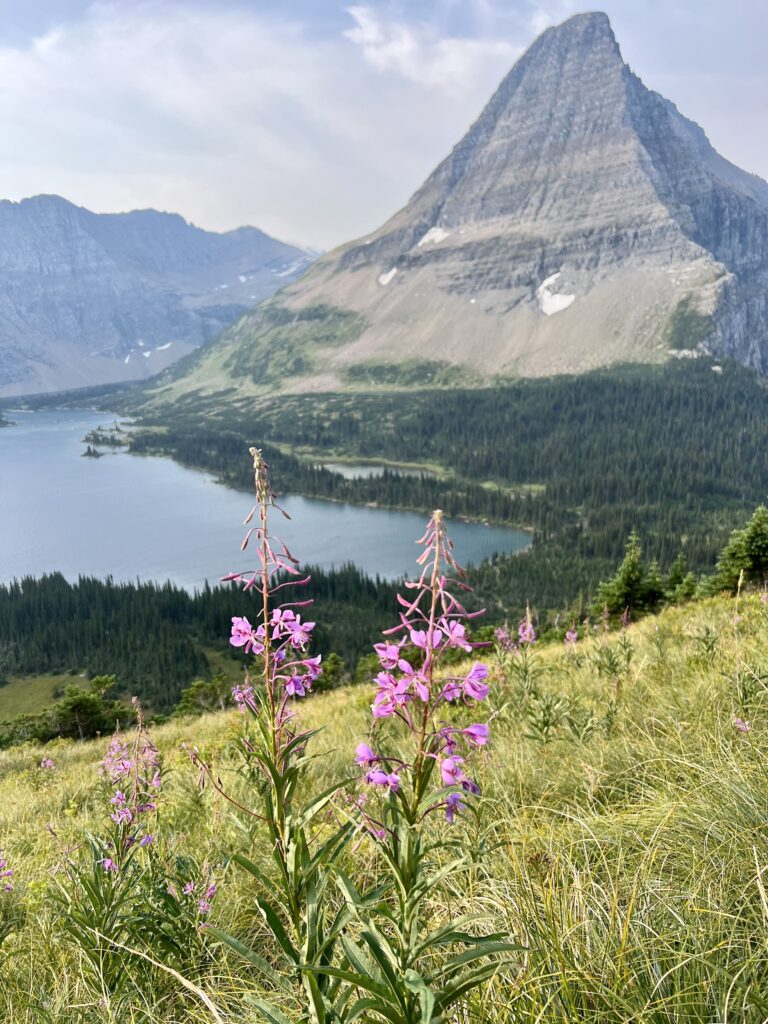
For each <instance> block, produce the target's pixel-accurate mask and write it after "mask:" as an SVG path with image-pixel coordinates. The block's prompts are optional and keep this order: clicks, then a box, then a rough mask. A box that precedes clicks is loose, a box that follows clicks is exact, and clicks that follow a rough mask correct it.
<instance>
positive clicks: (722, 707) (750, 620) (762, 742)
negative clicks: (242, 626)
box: [0, 595, 768, 1024]
mask: <svg viewBox="0 0 768 1024" xmlns="http://www.w3.org/2000/svg"><path fill="white" fill-rule="evenodd" d="M494 666H495V671H494V680H493V687H492V693H491V702H492V707H493V712H494V714H493V719H492V723H491V724H492V742H491V745H490V746H489V747H488V748H487V753H484V755H483V761H484V763H483V766H482V770H481V772H480V776H481V778H480V781H481V782H482V783H483V787H484V799H483V801H482V804H481V806H482V807H483V810H482V813H481V816H480V818H479V820H478V821H477V822H475V821H473V820H472V818H471V817H470V816H465V817H463V818H462V819H461V820H460V821H459V822H458V823H457V824H456V825H454V826H452V827H451V828H452V830H453V831H452V834H453V835H454V836H455V837H456V838H457V839H459V841H460V842H461V844H462V845H463V846H464V847H468V848H471V849H472V850H474V851H476V853H477V869H476V871H475V872H474V874H473V875H472V876H471V878H470V880H469V882H467V879H466V878H463V879H462V880H461V881H457V882H456V883H455V884H452V883H449V884H448V888H447V890H446V891H445V894H444V895H443V896H441V898H440V901H439V902H435V904H434V906H433V908H432V910H433V913H434V917H435V920H436V921H444V920H446V919H447V918H448V917H449V916H455V915H457V914H459V913H463V912H466V911H467V910H484V911H488V912H489V913H490V914H491V915H492V918H493V919H494V924H493V927H494V928H498V930H500V931H509V932H511V933H512V934H513V935H514V936H515V937H516V938H517V939H518V940H519V941H520V943H521V945H523V946H524V947H525V950H524V951H522V952H520V953H518V954H516V955H515V956H514V958H513V964H512V966H510V967H508V968H505V969H503V970H502V971H501V972H500V973H499V974H498V975H497V976H496V977H495V978H494V980H493V981H492V982H491V984H490V985H489V986H488V987H486V988H485V989H484V990H483V991H482V994H481V995H478V996H476V997H473V1001H471V1002H470V1004H469V1006H468V1007H467V1008H466V1012H465V1013H463V1015H462V1016H461V1020H462V1022H464V1024H468V1022H480V1021H483V1022H492V1024H502V1022H504V1024H508V1022H510V1021H514V1022H516V1024H517V1022H520V1024H533V1022H537V1024H550V1022H551V1024H555V1022H558V1024H559V1022H563V1021H588V1022H593V1024H597V1022H605V1024H607V1022H616V1021H636V1022H654V1024H655V1022H672V1021H674V1022H681V1024H682V1022H689V1021H690V1022H711V1024H716V1022H725V1021H733V1022H734V1024H735V1022H740V1024H742V1022H743V1024H752V1022H754V1024H757V1022H759V1021H764V1020H765V1019H766V1015H768V990H767V989H766V985H765V978H766V970H767V969H768V950H767V949H766V942H765V934H766V922H768V897H767V896H766V884H768V881H767V880H766V870H767V869H768V767H767V765H768V761H767V760H766V754H767V753H768V741H766V738H765V737H766V732H767V731H768V606H767V605H766V604H764V603H763V602H762V601H761V599H760V597H759V596H758V595H748V596H744V597H742V598H741V599H739V600H737V599H722V598H719V599H712V600H709V601H705V602H700V603H695V604H690V605H687V606H685V607H681V608H677V609H671V610H669V611H667V612H665V613H664V614H662V615H661V616H659V617H658V618H649V619H646V620H644V621H643V622H642V623H641V624H639V625H637V626H632V627H630V628H629V629H628V630H626V631H623V632H621V633H611V634H604V633H603V632H602V630H598V631H594V633H593V635H592V636H591V637H589V638H586V639H585V638H583V637H582V638H580V639H579V641H578V644H577V645H576V647H575V649H573V650H566V649H564V647H563V645H561V644H557V645H554V644H553V645H545V646H538V645H537V646H536V647H535V648H533V654H532V655H531V656H530V657H529V659H528V661H527V662H525V663H524V662H523V661H522V660H521V659H520V657H519V656H517V655H508V656H507V657H506V660H505V661H503V662H499V661H498V660H496V661H495V662H494ZM369 699H370V694H368V693H366V692H365V690H364V689H361V688H357V689H354V690H348V689H346V690H338V691H335V692H333V693H330V694H328V695H324V696H318V697H316V698H312V699H309V700H307V701H305V702H304V703H303V704H301V706H300V713H301V716H302V721H303V722H304V723H305V724H307V725H321V726H323V732H322V733H321V734H320V736H319V737H318V738H317V739H316V740H315V741H313V742H314V750H315V752H321V751H325V752H327V753H326V756H325V757H322V758H320V759H318V760H316V761H315V762H314V764H315V768H314V772H315V775H316V778H315V779H314V780H313V784H314V783H315V782H316V783H317V788H318V789H321V788H323V784H325V783H328V782H329V781H330V780H332V779H333V778H344V777H348V776H349V775H353V776H354V774H355V773H354V770H352V771H350V763H351V759H352V755H353V751H354V747H355V744H356V743H357V742H358V741H359V740H360V739H362V738H364V737H365V736H366V734H367V729H368V722H369V712H368V708H367V702H368V700H369ZM735 715H737V716H739V717H740V718H741V719H748V720H749V721H750V722H751V731H749V732H740V731H738V729H737V728H735V726H734V716H735ZM239 731H240V720H239V718H238V716H237V714H236V713H232V714H221V715H210V716H208V717H205V718H202V719H190V720H186V721H183V722H175V723H172V724H169V725H166V726H163V727H160V728H158V729H157V730H156V731H155V733H154V738H155V740H156V742H157V744H158V746H159V747H160V749H161V751H162V752H163V755H164V757H165V769H166V778H167V782H166V783H165V785H164V787H163V793H162V799H161V801H160V806H159V820H160V825H161V831H162V833H163V835H164V836H165V838H164V839H163V841H162V842H163V846H162V850H161V853H162V856H163V857H164V858H165V859H166V860H167V861H168V862H169V863H170V862H173V863H174V864H175V865H177V867H178V864H180V863H181V864H186V865H187V867H186V868H185V869H184V870H187V871H188V873H189V874H190V877H191V876H194V877H197V878H201V877H207V878H213V879H215V880H216V882H217V884H218V888H219V892H218V895H217V896H216V898H215V900H214V901H213V910H212V916H211V920H212V923H214V924H215V925H217V926H219V927H223V928H225V929H227V930H229V931H231V932H233V933H235V934H237V935H239V936H240V937H241V938H243V940H244V941H248V942H250V943H251V945H252V946H253V948H254V949H256V950H258V952H259V954H260V955H261V956H263V957H265V958H267V960H271V959H272V958H273V954H274V951H272V950H271V949H270V947H269V945H268V943H267V940H266V938H265V931H264V928H263V923H262V922H261V918H260V916H259V914H258V911H257V909H256V907H255V905H254V902H253V895H254V886H253V884H252V880H250V879H249V876H248V875H247V874H246V873H245V872H244V871H242V870H241V869H240V868H239V867H237V866H236V865H234V864H233V863H231V861H230V859H229V858H230V857H231V855H232V854H233V853H235V852H237V851H241V852H242V851H245V852H246V853H247V854H248V855H249V856H250V857H252V858H253V859H254V860H257V861H258V862H259V863H264V858H265V850H264V846H263V836H262V833H261V827H260V826H259V824H258V823H257V822H253V821H251V822H250V823H249V822H247V821H246V820H244V818H243V816H242V815H240V814H239V812H238V811H237V809H236V808H233V807H232V806H231V805H229V804H227V803H225V802H224V801H223V800H222V799H221V798H220V797H219V796H217V795H216V793H215V792H213V791H212V790H211V789H210V787H207V788H205V789H203V790H201V789H200V788H199V787H198V784H197V782H198V779H197V772H196V771H195V770H194V769H193V768H192V767H191V765H190V761H189V756H188V754H187V753H185V752H184V751H183V750H182V749H181V744H182V743H183V742H184V741H186V742H188V743H193V744H195V745H196V746H197V747H198V748H200V750H201V752H202V753H203V756H205V757H206V758H207V759H208V760H210V761H211V762H212V763H213V764H214V765H215V767H216V770H217V772H218V773H219V775H220V776H221V778H222V780H223V781H224V783H225V785H226V786H227V788H228V789H229V790H230V791H231V792H232V793H234V794H235V795H236V796H237V798H238V799H239V800H241V801H245V800H247V799H248V796H247V785H246V780H245V779H244V778H243V776H242V775H240V774H238V772H237V770H236V765H237V763H238V762H237V761H236V759H235V757H234V755H233V752H232V746H233V743H234V742H235V740H236V737H237V736H238V735H239ZM106 745H107V741H106V739H105V740H102V741H95V742H91V743H84V744H76V743H69V742H67V743H65V742H57V743H55V744H51V745H49V746H47V747H45V748H37V747H32V746H26V747H17V748H14V749H12V750H9V751H6V752H3V753H0V837H1V838H0V848H1V849H3V850H4V852H3V853H1V854H0V856H3V857H5V858H6V859H7V861H8V863H9V864H11V865H12V866H13V868H14V870H15V876H14V883H15V889H14V892H13V893H12V894H4V893H2V892H0V940H2V938H3V936H4V935H6V937H5V941H4V942H2V946H1V949H2V955H1V956H0V1019H3V1020H9V1021H11V1020H12V1021H13V1022H14V1024H32V1022H35V1024H37V1022H39V1021H56V1022H61V1024H74V1022H89V1024H90V1022H99V1024H101V1022H107V1021H109V1022H113V1024H118V1022H119V1024H128V1022H134V1021H135V1022H139V1021H141V1022H148V1021H154V1022H165V1024H170V1022H171V1021H174V1022H181V1021H200V1022H202V1021H212V1020H215V1019H216V1018H215V1014H214V1012H213V1011H212V1010H211V1009H210V1008H209V1007H206V1005H205V1003H204V1002H203V1000H202V998H201V996H200V995H199V992H193V991H190V990H189V989H187V988H184V987H183V985H182V984H181V982H180V981H179V979H178V978H177V977H174V976H173V975H171V974H168V973H167V971H164V970H163V968H162V966H151V965H149V964H148V963H147V962H146V961H145V960H143V959H142V958H141V956H140V952H141V951H138V952H136V951H134V952H122V953H121V971H122V972H123V975H124V981H125V986H126V987H125V990H124V995H123V996H122V997H121V1001H117V1000H115V999H114V998H112V999H110V998H108V996H107V994H106V993H105V991H104V990H103V989H102V988H100V986H99V984H98V983H97V982H96V981H95V980H94V979H95V977H96V976H97V972H96V973H94V970H93V969H92V967H89V966H88V964H87V963H86V962H85V960H84V958H83V955H82V953H81V952H79V951H78V947H76V945H75V944H74V943H73V941H72V939H71V936H70V935H69V934H68V933H67V932H66V930H65V929H64V927H63V923H62V917H61V913H60V911H59V910H58V909H57V904H56V902H55V899H54V896H55V893H56V892H57V891H59V887H60V886H61V885H62V884H63V883H65V880H66V871H65V870H64V865H65V864H66V862H67V860H68V859H77V857H78V856H80V854H81V853H82V849H83V844H84V842H85V835H86V833H87V832H89V831H92V832H94V833H99V834H104V833H105V821H106V820H107V816H108V814H109V811H110V805H109V791H108V790H107V789H106V788H105V787H104V784H103V783H102V782H101V781H100V780H99V776H98V762H99V760H100V759H101V758H102V757H103V755H104V752H105V748H106ZM44 757H45V758H51V759H52V760H53V761H54V763H55V767H54V768H41V767H40V763H41V759H42V758H44ZM345 807H346V804H345V803H344V801H343V800H340V801H339V803H338V806H337V808H336V810H335V811H334V812H332V813H334V814H336V815H339V816H343V815H344V813H345ZM432 827H433V828H434V829H435V830H437V831H440V832H442V831H443V830H448V829H449V826H447V825H444V824H443V823H442V822H441V821H437V820H436V821H435V822H434V824H433V825H432ZM349 856H351V857H354V859H355V865H356V870H357V871H358V872H360V871H361V870H364V869H365V865H366V863H368V862H370V858H371V853H370V844H369V843H367V842H362V843H361V844H359V845H356V846H355V847H353V848H352V850H351V852H350V854H349ZM199 941H200V943H201V949H200V950H199V951H198V953H197V954H196V956H197V959H196V960H195V965H196V966H195V971H194V976H193V977H192V981H193V982H194V986H195V987H196V988H197V989H202V990H203V991H204V993H205V994H206V996H207V997H209V998H210V1000H211V1001H212V1002H213V1004H214V1006H215V1007H216V1008H217V1011H218V1012H219V1013H220V1014H221V1019H225V1020H229V1019H236V1020H239V1021H256V1020H260V1019H262V1018H261V1017H260V1016H259V1014H258V1013H257V1011H256V1010H255V1009H254V1008H253V1006H252V1005H250V1006H249V1004H248V996H249V994H253V993H254V992H257V991H259V985H260V982H259V977H260V975H259V973H258V971H257V970H256V969H255V968H254V967H252V966H251V965H249V964H248V963H247V962H246V961H245V960H243V959H242V958H240V957H238V956H237V955H236V954H235V953H234V952H233V951H232V950H225V949H224V948H223V947H221V946H219V945H217V943H216V942H215V941H214V940H213V938H211V937H208V938H206V935H205V932H203V933H202V935H201V936H200V940H199ZM286 1012H288V1015H289V1018H290V1019H295V1018H291V1017H290V1006H288V1005H286ZM363 1019H365V1018H363Z"/></svg>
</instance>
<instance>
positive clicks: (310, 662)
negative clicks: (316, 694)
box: [303, 654, 323, 683]
mask: <svg viewBox="0 0 768 1024" xmlns="http://www.w3.org/2000/svg"><path fill="white" fill-rule="evenodd" d="M322 660H323V656H322V654H318V655H317V656H316V657H314V658H307V659H306V661H305V662H304V663H303V664H304V668H305V669H306V670H307V678H308V679H309V681H310V682H311V683H314V681H315V680H316V679H319V678H320V676H321V675H322V674H323V670H322V667H321V665H320V662H321V661H322Z"/></svg>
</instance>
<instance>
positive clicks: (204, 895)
mask: <svg viewBox="0 0 768 1024" xmlns="http://www.w3.org/2000/svg"><path fill="white" fill-rule="evenodd" d="M183 891H184V895H185V896H189V897H191V898H192V899H195V900H197V915H198V917H208V915H209V914H210V912H211V901H212V900H213V898H214V896H215V895H216V892H217V887H216V883H215V882H209V883H208V885H207V886H205V887H203V885H200V886H198V883H197V882H193V881H190V882H187V884H186V885H185V886H184V890H183ZM198 893H199V894H200V895H198Z"/></svg>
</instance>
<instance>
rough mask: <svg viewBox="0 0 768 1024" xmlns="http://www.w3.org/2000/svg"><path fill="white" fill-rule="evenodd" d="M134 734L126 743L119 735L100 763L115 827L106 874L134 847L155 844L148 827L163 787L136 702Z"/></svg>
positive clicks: (157, 756) (154, 751)
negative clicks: (107, 786)
mask: <svg viewBox="0 0 768 1024" xmlns="http://www.w3.org/2000/svg"><path fill="white" fill-rule="evenodd" d="M133 707H134V711H135V712H136V732H135V734H134V738H133V740H132V741H131V742H130V743H129V742H128V740H126V739H125V737H124V736H123V735H122V734H121V733H120V732H119V731H118V732H116V733H115V735H114V736H113V737H112V740H111V742H110V744H109V749H108V750H107V753H106V755H105V757H104V759H103V760H102V762H101V766H100V768H99V773H100V775H101V776H102V778H103V779H104V780H105V781H106V782H107V783H108V784H109V785H110V786H111V787H112V788H113V789H114V792H113V794H112V796H111V798H110V804H111V807H112V810H111V812H110V815H109V817H110V819H111V820H112V822H113V823H114V825H115V826H116V829H115V834H114V836H113V839H112V850H113V854H112V856H110V857H107V858H105V859H104V860H103V861H102V866H103V867H104V870H105V871H118V870H119V868H120V864H121V857H122V855H123V853H124V852H126V851H127V850H130V849H131V847H133V846H134V845H135V844H136V843H138V845H139V846H140V847H142V848H146V847H147V846H150V845H151V844H152V843H153V842H154V834H153V832H151V831H149V830H148V826H149V825H150V824H151V823H152V822H153V821H154V816H155V812H156V811H157V800H158V793H159V791H160V788H161V786H162V774H161V771H160V754H159V752H158V750H157V747H156V746H155V745H154V743H153V742H152V740H151V739H150V737H149V734H148V732H147V730H146V727H145V725H144V717H143V714H142V710H141V705H140V704H139V702H138V700H136V698H134V700H133Z"/></svg>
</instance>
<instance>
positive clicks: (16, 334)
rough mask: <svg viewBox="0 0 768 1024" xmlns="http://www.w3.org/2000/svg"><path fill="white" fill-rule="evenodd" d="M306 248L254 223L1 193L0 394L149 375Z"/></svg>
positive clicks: (301, 266) (209, 332)
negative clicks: (17, 198)
mask: <svg viewBox="0 0 768 1024" xmlns="http://www.w3.org/2000/svg"><path fill="white" fill-rule="evenodd" d="M315 255H316V254H314V253H312V252H309V251H306V250H304V249H300V248H297V247H296V246H293V245H286V244H285V243H284V242H279V241H277V240H276V239H274V238H270V236H269V235H266V234H265V233H264V232H263V231H259V230H258V229H256V228H251V227H244V228H239V229H238V230H236V231H228V232H226V233H224V234H215V233H212V232H209V231H202V230H201V229H200V228H197V227H194V226H193V225H192V224H188V223H187V222H186V221H185V220H183V219H182V218H181V217H179V216H178V215H176V214H170V213H159V212H157V211H156V210H136V211H134V212H132V213H117V214H95V213H91V212H90V211H89V210H85V209H83V208H82V207H79V206H74V205H73V204H72V203H69V202H67V201H66V200H65V199H62V198H60V197H59V196H45V195H43V196H34V197H32V198H31V199H24V200H22V201H21V202H18V203H14V202H8V201H2V202H0V395H15V394H26V393H32V392H39V391H52V390H59V389H64V388H75V387H83V386H86V385H92V384H103V383H109V382H113V381H124V380H132V379H136V378H142V377H147V376H150V375H152V374H154V373H157V372H158V371H160V370H162V369H164V368H165V367H167V366H168V365H169V364H171V363H172V362H174V361H175V360H177V359H178V358H179V357H180V356H183V355H185V354H186V353H189V352H191V351H192V350H193V349H194V348H195V347H197V346H199V345H201V344H202V343H203V342H205V341H209V340H210V339H211V338H214V337H215V336H216V335H218V334H219V333H220V332H221V331H222V330H223V329H224V328H225V327H226V326H228V325H229V324H231V323H232V322H233V321H234V320H236V319H237V318H238V317H239V316H241V315H242V314H243V313H244V312H245V311H246V310H248V309H249V308H251V307H252V306H253V305H254V303H255V302H258V301H259V300H261V299H263V298H264V297H265V296H267V295H271V294H272V293H273V292H274V291H276V290H277V289H278V288H279V287H281V286H282V285H284V284H286V283H287V282H289V281H292V280H293V279H294V278H295V277H297V276H298V275H299V274H300V273H301V272H302V271H303V270H305V269H306V268H307V267H308V265H309V264H310V263H311V262H312V260H313V259H314V257H315Z"/></svg>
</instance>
